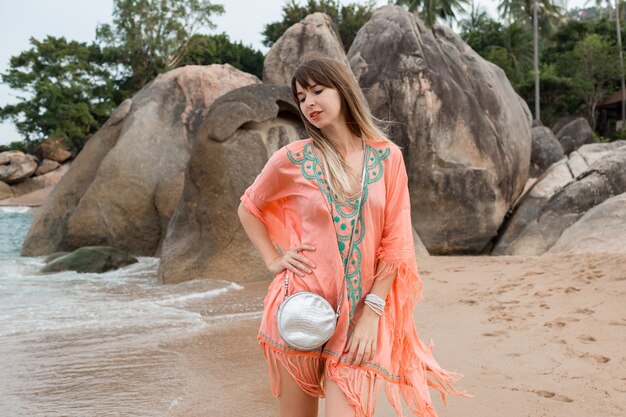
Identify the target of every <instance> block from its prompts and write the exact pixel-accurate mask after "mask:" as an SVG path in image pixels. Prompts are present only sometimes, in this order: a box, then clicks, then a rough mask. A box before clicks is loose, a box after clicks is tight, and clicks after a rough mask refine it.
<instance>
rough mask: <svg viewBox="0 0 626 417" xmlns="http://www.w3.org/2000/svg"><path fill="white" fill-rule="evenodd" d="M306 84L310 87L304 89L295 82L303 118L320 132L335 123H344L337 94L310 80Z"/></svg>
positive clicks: (335, 91)
mask: <svg viewBox="0 0 626 417" xmlns="http://www.w3.org/2000/svg"><path fill="white" fill-rule="evenodd" d="M308 83H309V85H310V87H309V88H304V87H302V86H301V85H300V84H299V83H298V82H296V93H297V96H298V101H299V102H300V111H301V112H302V114H304V117H306V118H307V120H308V121H309V122H310V123H311V124H313V126H315V127H317V128H318V129H320V130H321V129H323V128H325V127H328V126H330V125H333V124H336V123H341V122H343V123H345V119H344V117H343V113H342V111H341V97H340V96H339V92H338V91H337V90H336V89H334V88H331V87H325V86H323V85H318V84H316V83H314V82H313V81H312V80H308Z"/></svg>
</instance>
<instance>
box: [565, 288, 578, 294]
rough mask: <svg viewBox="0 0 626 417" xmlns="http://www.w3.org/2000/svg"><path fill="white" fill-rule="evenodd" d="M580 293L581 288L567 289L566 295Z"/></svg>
mask: <svg viewBox="0 0 626 417" xmlns="http://www.w3.org/2000/svg"><path fill="white" fill-rule="evenodd" d="M578 291H580V288H576V287H567V288H566V289H565V294H571V293H573V292H578Z"/></svg>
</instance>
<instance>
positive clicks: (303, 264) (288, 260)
mask: <svg viewBox="0 0 626 417" xmlns="http://www.w3.org/2000/svg"><path fill="white" fill-rule="evenodd" d="M303 250H315V247H314V246H310V245H298V246H294V247H293V248H289V249H287V250H286V251H285V252H284V253H283V254H282V255H279V256H277V257H276V258H274V259H273V260H272V261H270V262H269V263H268V264H267V269H269V270H270V272H271V273H272V274H274V275H276V274H278V273H280V272H282V271H284V270H285V269H288V270H290V271H291V272H293V273H294V274H298V275H300V276H304V273H305V272H307V273H310V272H311V269H310V268H315V264H314V263H313V262H312V261H311V260H310V259H309V258H307V257H306V256H304V255H301V254H300V253H298V252H300V251H303Z"/></svg>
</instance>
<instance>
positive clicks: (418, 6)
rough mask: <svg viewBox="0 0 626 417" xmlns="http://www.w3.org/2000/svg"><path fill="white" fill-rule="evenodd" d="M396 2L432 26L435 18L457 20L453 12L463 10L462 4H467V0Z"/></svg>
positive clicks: (410, 0) (411, 0)
mask: <svg viewBox="0 0 626 417" xmlns="http://www.w3.org/2000/svg"><path fill="white" fill-rule="evenodd" d="M396 4H397V5H399V6H404V7H406V9H407V10H408V11H410V12H412V13H416V14H417V15H418V16H419V17H420V18H421V19H422V20H423V21H424V23H425V24H426V26H428V27H432V26H433V25H434V24H435V23H436V22H437V18H441V19H444V20H455V21H456V20H458V19H457V16H456V14H455V12H460V13H463V12H465V9H464V7H463V6H464V5H468V4H469V0H396Z"/></svg>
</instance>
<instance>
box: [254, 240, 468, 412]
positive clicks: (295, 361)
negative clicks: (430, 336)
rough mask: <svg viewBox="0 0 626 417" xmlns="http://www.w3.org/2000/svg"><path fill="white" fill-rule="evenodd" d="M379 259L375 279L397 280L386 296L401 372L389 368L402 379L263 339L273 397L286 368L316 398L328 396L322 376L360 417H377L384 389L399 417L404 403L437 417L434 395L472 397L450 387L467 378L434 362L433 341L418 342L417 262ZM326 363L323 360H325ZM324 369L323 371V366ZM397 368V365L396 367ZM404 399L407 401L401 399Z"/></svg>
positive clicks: (419, 283) (380, 254)
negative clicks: (392, 276) (432, 390)
mask: <svg viewBox="0 0 626 417" xmlns="http://www.w3.org/2000/svg"><path fill="white" fill-rule="evenodd" d="M377 258H378V260H379V261H380V264H379V267H378V270H377V276H378V275H381V276H382V275H387V274H390V273H392V272H394V271H395V273H396V277H395V279H394V282H393V285H392V287H391V290H390V292H389V295H388V296H387V300H388V303H387V306H386V308H385V311H386V312H385V314H386V315H387V317H388V319H389V328H390V331H391V340H392V346H393V348H392V350H391V363H392V364H398V365H399V368H397V369H391V370H390V371H392V372H393V373H394V374H397V375H399V376H400V380H398V381H394V380H391V379H389V377H385V375H384V374H383V372H379V371H377V370H374V369H372V368H370V367H367V366H360V367H358V368H353V367H350V366H347V365H344V364H343V363H339V362H338V361H337V358H336V357H334V356H330V355H326V354H323V353H319V352H317V353H308V352H298V351H293V352H291V351H282V350H280V349H278V348H276V347H274V346H272V345H271V344H269V343H268V342H267V341H266V340H264V339H263V338H261V337H259V342H260V345H261V348H262V350H263V352H264V355H265V358H266V359H267V362H268V367H269V375H270V386H271V390H272V394H273V395H274V396H275V397H278V396H279V395H280V373H279V370H278V364H279V363H280V364H282V365H283V366H284V367H285V368H286V369H287V371H288V372H289V374H290V375H291V376H292V377H293V378H294V380H295V381H296V383H297V384H298V386H299V387H300V388H301V389H302V390H303V391H304V392H306V393H307V394H308V395H310V396H312V397H325V392H324V389H323V385H324V381H323V379H324V378H328V379H329V380H331V381H334V382H336V383H337V385H338V386H339V388H340V389H341V391H342V392H343V393H344V394H345V395H346V397H347V398H348V401H349V403H350V405H352V406H353V407H354V409H355V413H356V417H373V416H374V411H375V408H376V404H377V402H378V398H379V395H380V390H381V387H382V386H383V385H384V386H385V393H386V395H387V399H388V400H389V403H390V404H391V405H392V406H393V408H394V409H395V411H396V413H397V415H398V417H404V414H403V411H402V402H404V403H405V404H406V405H407V407H408V408H409V409H410V410H411V412H412V413H413V414H414V415H416V416H420V417H437V413H436V412H435V409H434V408H433V405H432V401H431V397H430V391H429V390H428V387H429V386H430V387H433V388H435V389H436V390H437V391H439V393H440V395H441V399H442V401H443V403H444V404H445V403H446V395H447V394H450V395H457V396H464V397H472V395H470V394H468V393H467V392H466V391H458V390H457V389H455V388H454V387H453V386H452V383H454V382H455V381H457V380H458V379H459V378H461V377H462V376H463V375H462V374H460V373H456V372H451V371H446V370H444V369H442V368H441V367H440V366H439V364H438V363H437V361H436V360H435V358H434V356H433V353H432V350H433V346H434V342H432V341H431V342H430V345H429V346H428V347H426V346H425V345H424V344H423V343H422V342H421V341H420V339H419V337H418V335H417V331H416V329H415V325H414V322H413V309H414V307H415V303H416V302H417V300H419V299H420V298H421V297H422V281H421V279H420V277H419V275H418V273H417V266H416V263H415V260H414V259H405V260H389V259H385V257H384V252H383V251H379V252H378V253H377ZM324 361H325V362H324ZM322 366H325V371H324V372H321V367H322ZM394 368H395V367H394ZM402 400H404V401H402Z"/></svg>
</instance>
